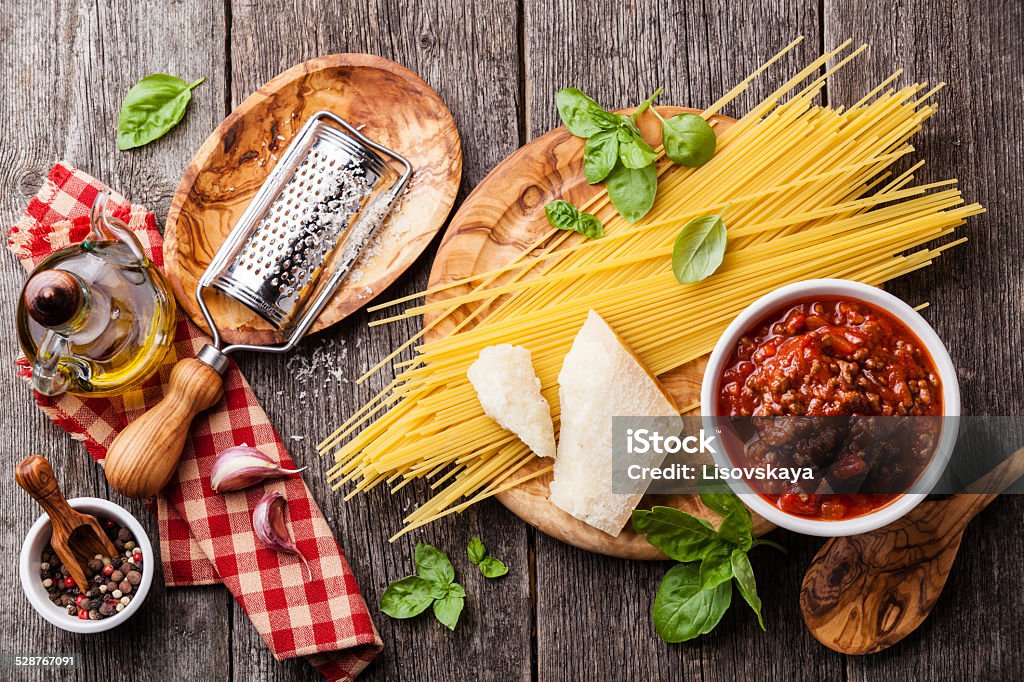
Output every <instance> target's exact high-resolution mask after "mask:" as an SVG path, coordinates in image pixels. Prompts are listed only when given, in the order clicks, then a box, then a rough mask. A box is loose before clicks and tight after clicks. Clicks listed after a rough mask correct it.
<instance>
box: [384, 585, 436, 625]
mask: <svg viewBox="0 0 1024 682" xmlns="http://www.w3.org/2000/svg"><path fill="white" fill-rule="evenodd" d="M436 590H437V588H436V586H435V585H434V584H432V583H431V582H430V581H429V580H425V579H423V578H421V577H419V576H416V575H410V576H407V577H405V578H402V579H401V580H396V581H395V582H393V583H391V584H390V585H388V586H387V589H385V590H384V594H382V595H381V596H380V610H381V611H383V612H384V613H386V614H387V615H389V616H391V617H392V618H412V617H413V616H417V615H419V614H421V613H423V612H424V611H426V610H427V607H428V606H430V604H431V603H432V602H433V601H434V599H435V595H436V594H438V592H437V591H436Z"/></svg>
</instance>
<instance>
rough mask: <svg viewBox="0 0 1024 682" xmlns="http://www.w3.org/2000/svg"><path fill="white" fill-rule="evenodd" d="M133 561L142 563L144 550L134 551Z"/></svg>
mask: <svg viewBox="0 0 1024 682" xmlns="http://www.w3.org/2000/svg"><path fill="white" fill-rule="evenodd" d="M132 561H133V562H135V563H137V564H141V563H142V550H140V549H137V550H135V552H133V553H132Z"/></svg>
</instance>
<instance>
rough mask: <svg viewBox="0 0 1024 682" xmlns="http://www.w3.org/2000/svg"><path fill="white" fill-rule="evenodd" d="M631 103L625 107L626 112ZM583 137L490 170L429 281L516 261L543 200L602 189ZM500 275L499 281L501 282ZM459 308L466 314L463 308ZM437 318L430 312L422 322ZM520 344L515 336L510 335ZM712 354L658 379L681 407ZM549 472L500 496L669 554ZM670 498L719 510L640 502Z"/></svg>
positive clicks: (540, 220) (695, 395) (451, 292)
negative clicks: (604, 518)
mask: <svg viewBox="0 0 1024 682" xmlns="http://www.w3.org/2000/svg"><path fill="white" fill-rule="evenodd" d="M629 111H631V110H624V113H628V112H629ZM658 111H659V112H660V113H662V114H663V115H665V116H669V115H675V114H677V113H682V112H687V111H689V112H694V113H699V112H696V110H693V109H684V108H681V107H668V106H664V107H662V106H659V107H658ZM715 120H716V121H717V123H716V124H715V127H716V130H717V131H718V132H721V131H723V130H725V129H727V128H728V126H730V125H732V123H733V122H734V120H733V119H730V118H727V117H723V116H716V117H715ZM639 123H640V129H641V132H643V134H644V137H645V138H646V139H647V141H648V142H650V143H651V144H652V145H655V146H656V145H659V144H660V143H661V132H660V127H659V124H658V122H657V119H654V118H653V117H652V116H651V115H650V114H648V115H646V116H643V117H641V119H640V121H639ZM583 143H584V141H583V140H582V139H580V138H577V137H574V136H573V135H572V134H571V133H569V131H568V130H566V129H565V128H564V127H560V128H557V129H555V130H552V131H551V132H549V133H547V134H545V135H542V136H541V137H539V138H537V139H536V140H534V141H533V142H531V143H529V144H527V145H526V146H524V147H522V148H521V149H519V150H518V151H516V152H515V153H514V154H512V155H511V156H510V157H509V158H507V159H506V160H505V161H503V162H501V163H500V164H499V165H498V166H497V167H496V168H495V169H494V170H493V171H491V172H490V173H489V174H488V175H487V177H486V178H484V179H483V181H481V182H480V184H479V185H477V187H476V189H474V190H473V192H472V194H470V195H469V197H468V198H467V199H466V201H465V202H464V203H463V204H462V206H461V207H460V208H459V210H458V211H457V212H456V214H455V217H454V218H452V222H451V224H450V225H449V227H448V230H447V232H446V233H445V236H444V240H443V241H442V243H441V246H440V248H439V250H438V252H437V256H436V258H435V259H434V265H433V268H432V269H431V272H430V283H429V286H430V287H435V286H438V285H441V284H446V283H450V282H456V281H459V280H461V279H464V278H466V277H469V276H472V275H474V274H479V273H482V272H488V271H490V270H493V269H495V268H498V267H501V266H502V265H505V264H507V263H509V262H510V261H512V260H513V259H514V258H515V257H516V256H517V255H519V253H520V252H521V251H522V250H523V249H525V248H527V247H528V246H530V245H531V244H533V243H535V242H536V241H537V240H538V239H541V238H542V237H543V236H544V235H545V234H547V232H548V231H550V229H551V226H550V225H549V224H548V222H547V219H546V217H545V215H544V206H545V204H547V203H548V202H549V201H552V200H554V199H559V198H562V199H567V200H569V201H572V202H573V203H574V204H576V205H577V206H579V205H582V204H583V203H584V202H586V201H587V200H588V199H590V198H592V197H593V196H595V195H596V194H598V193H599V192H600V190H601V188H600V186H591V185H588V184H587V182H586V180H584V178H583ZM501 281H502V280H500V279H499V280H498V281H497V283H501ZM470 289H471V287H469V286H468V285H464V286H459V287H452V288H450V289H447V290H445V291H442V292H438V293H436V294H432V295H431V296H429V297H428V298H427V300H428V301H439V300H444V299H445V298H449V297H452V296H457V295H460V294H464V293H466V292H468V291H469V290H470ZM460 313H461V314H460ZM467 313H468V311H466V313H463V312H462V311H456V312H455V313H453V314H452V315H449V316H448V317H446V318H445V319H443V320H441V321H440V322H439V323H438V324H437V325H436V326H435V327H434V328H432V329H431V330H430V331H428V332H427V334H426V336H425V339H426V340H430V339H436V338H440V337H442V336H444V335H446V334H448V333H450V332H451V330H452V329H453V328H454V327H455V326H456V325H457V324H458V322H459V321H460V320H461V319H464V318H465V316H466V314H467ZM435 318H436V314H435V315H428V316H427V317H426V318H425V320H424V323H425V324H429V323H430V322H431V321H433V320H434V319H435ZM508 342H509V343H515V342H516V340H515V339H508ZM705 363H706V358H702V359H700V360H697V361H694V362H692V363H689V364H687V365H684V366H683V367H680V368H678V369H676V370H673V371H672V372H669V373H668V374H665V375H663V376H661V377H659V379H660V380H661V381H662V383H663V384H665V386H666V388H668V390H669V391H670V392H671V393H672V395H673V396H674V397H675V399H676V402H677V404H679V405H680V407H685V406H689V405H692V404H694V403H696V402H697V401H698V400H699V399H700V383H701V378H702V377H703V372H704V365H705ZM543 466H546V463H542V462H541V461H540V460H539V458H535V459H534V460H531V461H530V462H528V463H527V464H526V465H524V466H523V468H522V469H521V470H520V472H518V473H517V474H514V476H517V477H518V476H523V475H526V474H529V473H532V472H534V471H537V470H538V469H540V468H542V467H543ZM550 482H551V474H550V473H549V474H545V475H542V476H540V477H537V478H534V479H531V480H529V481H526V482H524V483H523V484H521V485H519V486H516V487H515V488H512V489H510V490H508V491H505V492H503V493H499V494H498V495H497V498H498V500H499V501H500V502H501V503H502V504H503V505H505V506H506V507H507V508H508V509H509V510H511V511H512V512H513V513H514V514H515V515H516V516H518V517H519V518H521V519H523V520H524V521H526V522H527V523H529V524H531V525H533V526H535V527H536V528H537V529H539V530H540V531H542V532H544V533H546V534H547V535H550V536H551V537H554V538H556V539H558V540H561V541H563V542H566V543H568V544H570V545H574V546H576V547H579V548H580V549H585V550H588V551H591V552H598V553H601V554H607V555H609V556H616V557H622V558H627V559H664V558H665V556H664V555H663V554H662V553H661V552H660V550H658V549H656V548H655V547H653V546H652V545H651V544H650V543H648V542H647V540H646V539H645V538H644V537H643V536H642V535H640V534H639V533H637V532H636V531H634V530H633V529H632V527H631V526H629V525H628V524H627V526H626V528H625V529H624V530H623V531H622V533H620V534H619V536H618V537H612V536H611V535H608V534H607V533H604V532H602V531H599V530H597V529H596V528H593V527H591V526H588V525H587V524H585V523H583V522H582V521H579V520H578V519H576V518H574V517H572V516H570V515H569V514H567V513H565V512H563V511H562V510H561V509H559V508H557V507H556V506H555V505H554V504H552V503H551V502H550V500H549V499H548V485H549V484H550ZM654 504H661V505H668V506H672V507H675V508H677V509H681V510H683V511H687V512H690V513H691V514H695V515H698V516H702V517H704V518H707V519H708V520H710V521H711V522H712V523H714V524H715V525H717V524H718V521H719V519H718V516H717V514H715V513H714V512H712V511H711V510H709V509H707V508H706V507H705V506H704V505H703V504H701V502H700V499H699V498H698V497H696V496H694V495H669V496H664V495H661V496H648V497H645V498H644V499H643V501H642V502H641V506H646V507H650V506H651V505H654ZM754 526H755V531H756V532H757V533H758V534H763V533H765V532H767V531H769V530H771V529H772V528H773V526H772V525H771V524H770V523H768V522H767V521H765V520H764V519H762V518H760V517H759V516H756V515H755V516H754Z"/></svg>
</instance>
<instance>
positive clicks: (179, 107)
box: [117, 73, 206, 151]
mask: <svg viewBox="0 0 1024 682" xmlns="http://www.w3.org/2000/svg"><path fill="white" fill-rule="evenodd" d="M204 80H206V79H205V78H200V79H199V80H197V81H196V82H194V83H186V82H185V81H183V80H181V79H180V78H175V77H174V76H168V75H167V74H163V73H155V74H153V75H151V76H146V77H145V78H143V79H142V80H140V81H139V82H138V83H136V84H135V85H134V86H132V89H131V90H129V91H128V94H127V95H125V97H124V101H123V102H121V113H120V115H119V116H118V119H117V148H118V149H120V150H122V151H124V150H125V149H132V148H133V147H141V146H143V145H147V144H149V143H150V142H152V141H153V140H156V139H157V138H159V137H162V136H163V135H164V134H165V133H167V131H169V130H170V129H171V128H173V127H174V126H176V125H178V123H179V122H180V121H181V119H182V117H183V116H184V115H185V108H186V107H187V106H188V103H189V101H190V100H191V99H192V89H193V88H195V87H196V86H197V85H199V84H200V83H202V82H203V81H204Z"/></svg>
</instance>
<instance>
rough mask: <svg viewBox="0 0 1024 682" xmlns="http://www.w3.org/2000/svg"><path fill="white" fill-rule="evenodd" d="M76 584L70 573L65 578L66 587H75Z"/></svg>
mask: <svg viewBox="0 0 1024 682" xmlns="http://www.w3.org/2000/svg"><path fill="white" fill-rule="evenodd" d="M74 586H75V579H74V578H72V577H71V576H70V575H69V576H68V577H66V578H64V587H74Z"/></svg>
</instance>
